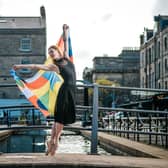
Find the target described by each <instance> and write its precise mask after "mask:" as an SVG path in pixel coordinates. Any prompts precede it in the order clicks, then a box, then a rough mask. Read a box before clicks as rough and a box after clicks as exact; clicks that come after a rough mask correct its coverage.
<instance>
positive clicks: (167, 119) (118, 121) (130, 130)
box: [0, 84, 168, 154]
mask: <svg viewBox="0 0 168 168" xmlns="http://www.w3.org/2000/svg"><path fill="white" fill-rule="evenodd" d="M2 87H5V88H8V87H16V85H0V88H2ZM77 87H82V88H87V89H88V88H91V89H92V90H93V97H92V99H93V101H92V103H93V104H92V105H91V106H89V103H86V102H84V106H82V105H77V109H80V110H84V112H85V111H86V110H90V111H92V124H91V125H92V127H91V128H81V129H82V130H91V154H97V145H98V135H97V133H98V131H103V132H108V133H113V134H115V135H119V136H122V135H124V136H125V137H127V138H128V139H129V138H130V136H131V135H133V139H134V140H137V141H140V138H141V137H140V135H146V136H148V143H149V144H152V136H155V142H156V144H157V142H158V136H160V137H161V138H162V139H163V138H164V142H165V144H164V143H163V147H165V148H168V112H167V111H160V110H147V109H125V108H111V107H101V106H99V92H100V91H99V89H101V88H103V89H110V90H112V91H115V90H120V91H123V90H137V91H146V92H150V91H151V92H159V93H160V92H164V93H165V92H166V93H168V90H165V89H146V88H130V87H111V86H103V85H97V84H90V85H77ZM87 89H86V90H85V91H88V90H87ZM85 97H86V95H85ZM18 109H29V110H34V107H33V106H31V105H24V106H23V105H22V106H3V105H1V106H0V110H18ZM101 111H104V112H107V114H108V113H109V115H107V116H109V119H108V125H107V127H106V128H101V127H99V123H100V120H101V119H102V118H100V117H99V114H100V112H101ZM111 112H113V113H114V115H113V116H112V118H110V113H111ZM117 112H122V113H123V114H126V117H121V116H120V117H119V118H116V117H115V114H116V113H117ZM130 113H133V114H134V117H130V115H129V114H130ZM140 114H146V115H147V116H146V117H141V116H140ZM160 115H161V116H162V117H160ZM32 116H33V115H32ZM154 117H155V119H156V120H155V121H156V125H155V126H156V127H155V128H154V129H153V126H152V121H153V119H154ZM131 120H132V121H133V125H132V127H131ZM140 120H141V121H144V120H147V122H148V127H147V128H143V127H140V125H139V124H140ZM161 120H162V121H163V123H164V126H165V127H164V130H163V129H160V128H159V126H160V124H159V122H161ZM123 122H124V123H125V126H123V125H122V124H123ZM11 124H12V123H11ZM43 128H44V127H43ZM2 129H3V128H1V130H2Z"/></svg>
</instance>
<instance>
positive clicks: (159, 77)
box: [158, 62, 160, 78]
mask: <svg viewBox="0 0 168 168" xmlns="http://www.w3.org/2000/svg"><path fill="white" fill-rule="evenodd" d="M158 77H159V78H160V62H159V64H158Z"/></svg>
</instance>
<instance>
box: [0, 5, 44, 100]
mask: <svg viewBox="0 0 168 168" xmlns="http://www.w3.org/2000/svg"><path fill="white" fill-rule="evenodd" d="M40 12H41V16H39V17H0V84H14V83H15V82H14V80H13V78H12V76H11V75H10V73H9V71H10V69H11V68H12V65H14V64H30V63H33V64H36V63H37V64H38V63H44V61H45V59H46V15H45V8H44V7H41V8H40ZM18 73H19V75H20V76H21V77H23V78H27V77H31V76H33V74H34V73H35V71H32V70H29V69H21V70H19V71H18ZM20 94H21V93H20V92H19V91H18V89H16V88H10V89H7V88H0V98H19V97H20V96H22V95H20Z"/></svg>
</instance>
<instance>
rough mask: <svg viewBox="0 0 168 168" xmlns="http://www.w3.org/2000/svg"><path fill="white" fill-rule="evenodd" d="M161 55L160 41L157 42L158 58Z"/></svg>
mask: <svg viewBox="0 0 168 168" xmlns="http://www.w3.org/2000/svg"><path fill="white" fill-rule="evenodd" d="M159 57H160V41H158V43H157V58H159Z"/></svg>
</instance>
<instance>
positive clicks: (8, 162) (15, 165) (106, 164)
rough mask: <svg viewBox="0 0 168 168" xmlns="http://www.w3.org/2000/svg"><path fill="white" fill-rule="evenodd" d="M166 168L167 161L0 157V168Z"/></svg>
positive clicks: (69, 156)
mask: <svg viewBox="0 0 168 168" xmlns="http://www.w3.org/2000/svg"><path fill="white" fill-rule="evenodd" d="M2 167H3V168H4V167H5V168H20V167H22V168H24V167H29V168H30V167H33V168H39V167H42V168H45V167H46V168H47V167H48V168H50V167H55V168H58V167H59V168H73V167H75V168H78V167H80V168H85V167H87V168H95V167H99V168H114V167H115V168H119V167H120V168H168V160H164V159H152V158H136V157H121V156H98V155H83V154H57V155H56V156H54V157H51V156H44V154H32V153H31V154H5V155H1V156H0V168H2Z"/></svg>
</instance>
